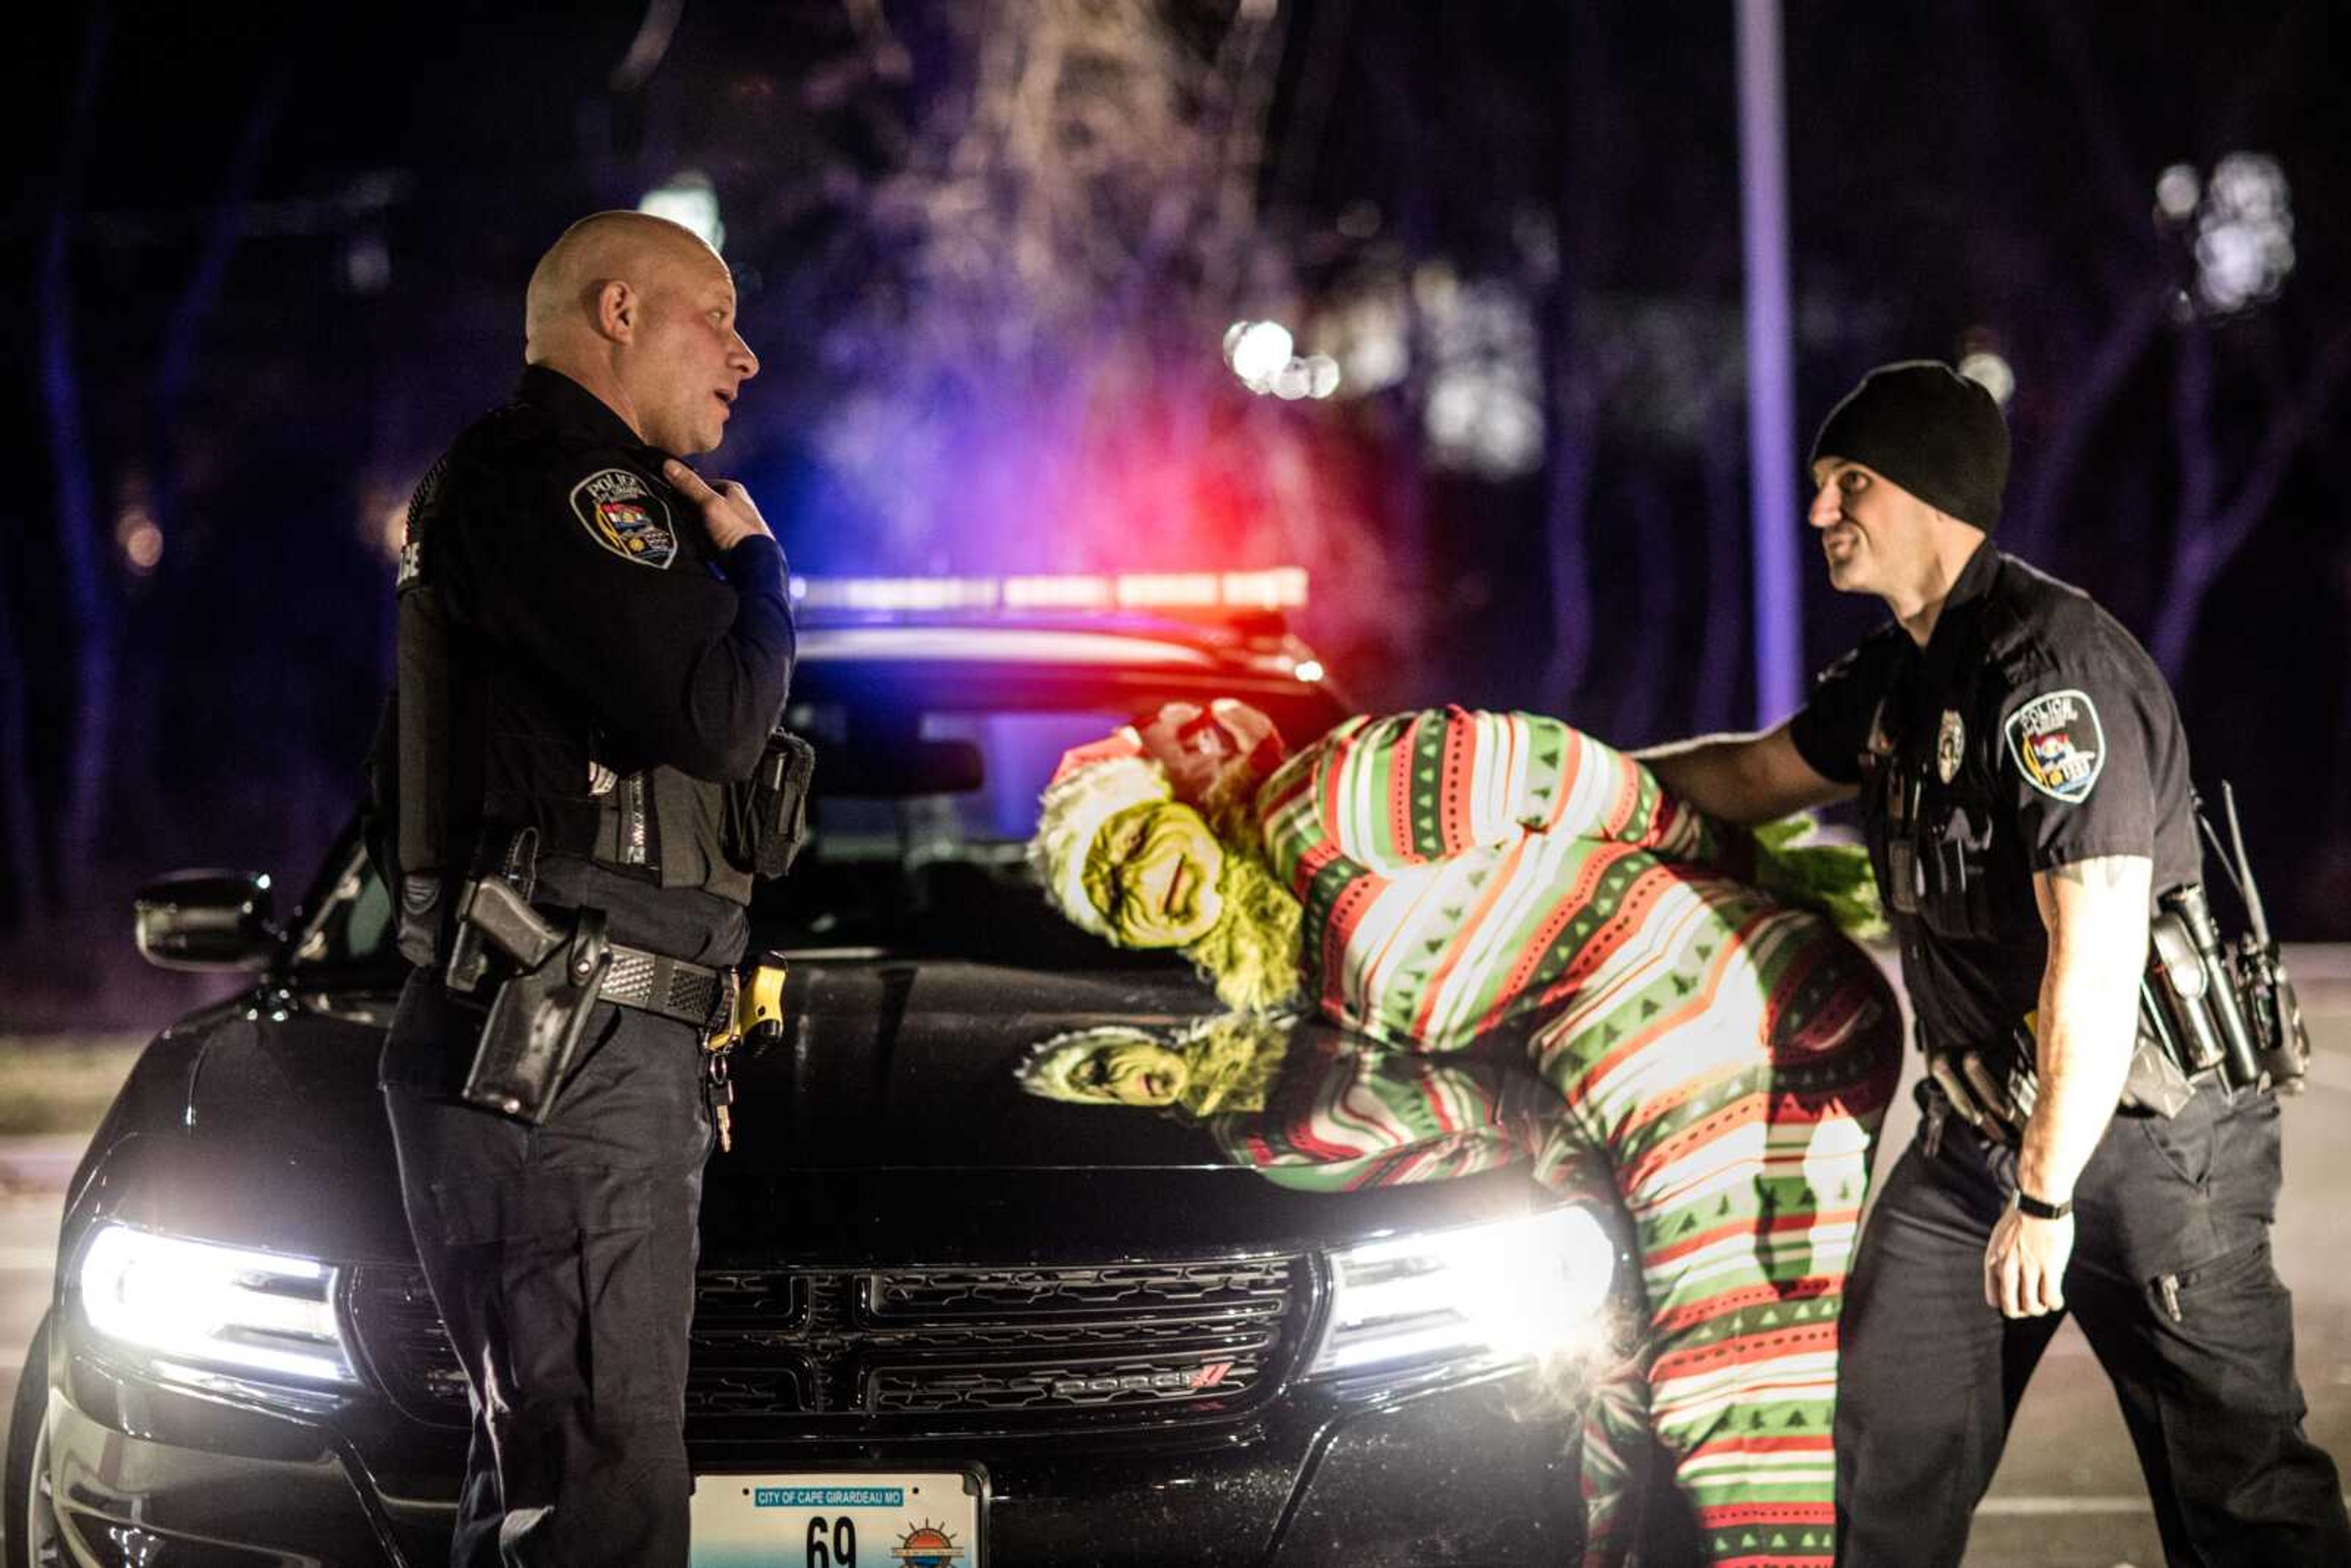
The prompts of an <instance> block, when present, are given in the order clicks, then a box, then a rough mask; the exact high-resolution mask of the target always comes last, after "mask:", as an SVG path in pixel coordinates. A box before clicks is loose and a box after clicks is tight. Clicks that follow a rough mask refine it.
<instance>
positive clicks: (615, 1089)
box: [371, 213, 793, 1568]
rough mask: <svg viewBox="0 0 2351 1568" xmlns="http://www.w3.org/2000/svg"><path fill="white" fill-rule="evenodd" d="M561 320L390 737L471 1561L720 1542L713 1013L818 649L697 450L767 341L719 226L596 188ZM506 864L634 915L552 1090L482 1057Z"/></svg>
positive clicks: (384, 771)
mask: <svg viewBox="0 0 2351 1568" xmlns="http://www.w3.org/2000/svg"><path fill="white" fill-rule="evenodd" d="M525 325H526V347H525V359H526V361H527V365H528V368H527V369H526V370H525V371H523V375H522V379H521V382H520V383H519V384H518V385H517V388H516V391H515V393H514V396H513V398H512V400H511V401H510V402H508V403H507V405H506V406H505V407H504V408H502V409H499V410H498V411H496V413H491V414H489V415H488V416H486V418H484V419H482V420H480V421H477V422H476V423H475V424H474V425H472V426H471V427H470V428H468V429H467V430H465V432H464V433H463V434H460V435H459V436H458V437H457V439H456V441H455V444H453V445H452V446H451V447H450V449H449V451H448V453H447V454H446V455H444V457H443V458H442V459H441V461H440V462H439V463H438V464H437V465H435V466H434V469H433V470H432V472H431V473H430V474H429V475H428V476H427V477H426V478H425V480H424V482H423V485H421V486H419V488H418V490H417V493H416V496H415V498H414V499H413V501H412V503H411V505H410V509H409V538H408V544H407V548H406V551H405V553H404V555H403V558H402V571H401V586H400V644H401V670H402V674H401V680H400V690H399V691H398V693H397V694H396V695H395V705H396V711H395V713H394V714H393V716H392V718H391V720H390V722H389V723H388V724H387V727H386V729H387V733H386V735H385V737H381V738H380V739H379V742H378V762H377V796H378V800H379V810H380V811H385V810H389V811H390V812H391V813H392V814H393V815H395V816H396V837H397V841H398V848H397V851H396V852H395V851H392V849H390V848H389V847H387V846H385V845H382V844H381V843H375V844H371V847H372V848H373V849H374V850H375V852H376V856H377V859H378V862H379V864H383V863H385V862H391V863H392V867H393V869H394V878H395V885H396V886H397V887H398V888H399V892H400V904H399V922H400V937H401V948H402V952H403V953H404V954H405V955H407V956H408V957H409V958H410V959H411V961H412V962H413V963H415V964H417V965H418V966H419V967H418V968H417V969H416V971H415V972H414V974H413V975H412V976H411V977H410V980H409V983H408V986H407V988H406V989H405V990H404V991H403V992H402V997H401V1001H400V1006H399V1009H398V1012H397V1014H396V1015H395V1018H394V1019H393V1023H392V1030H391V1034H390V1037H389V1040H388V1041H387V1043H386V1045H385V1048H384V1053H383V1060H382V1065H381V1079H382V1084H383V1092H384V1099H385V1103H386V1106H387V1109H388V1112H389V1114H390V1119H391V1124H392V1139H393V1144H394V1146H395V1148H396V1150H397V1151H398V1154H399V1157H400V1174H401V1185H402V1196H403V1198H404V1200H405V1203H406V1207H407V1212H408V1219H409V1225H410V1228H411V1231H412V1232H413V1237H414V1239H415V1243H416V1248H417V1251H418V1254H419V1256H420V1258H421V1259H422V1260H423V1265H424V1271H425V1276H426V1279H427V1281H429V1283H430V1285H431V1288H432V1291H433V1297H434V1301H435V1303H436V1304H437V1305H438V1307H439V1309H440V1312H441V1314H442V1317H443V1319H444V1322H446V1323H447V1325H448V1329H449V1333H450V1338H451V1341H452V1343H453V1344H454V1345H455V1348H456V1351H457V1353H458V1355H459V1359H460V1360H461V1362H462V1363H463V1364H464V1367H465V1377H466V1381H467V1384H468V1387H469V1392H470V1395H471V1406H472V1412H473V1436H472V1447H471V1450H470V1454H469V1456H468V1458H467V1462H466V1469H465V1482H464V1490H463V1491H462V1493H461V1494H460V1496H459V1498H458V1503H457V1512H456V1520H455V1539H454V1542H453V1546H452V1553H451V1561H452V1562H453V1563H459V1564H467V1565H482V1564H495V1563H514V1564H521V1563H532V1564H538V1563H547V1564H556V1563H560V1564H564V1565H565V1568H583V1565H588V1564H600V1563H610V1564H622V1563H626V1564H632V1565H635V1568H643V1565H646V1564H666V1565H669V1568H684V1563H685V1562H686V1559H687V1509H688V1499H689V1495H690V1493H691V1491H692V1490H693V1479H692V1476H691V1473H690V1471H689V1469H688V1468H687V1463H686V1454H685V1446H684V1437H683V1423H684V1389H685V1375H686V1346H687V1327H688V1323H689V1321H690V1320H691V1318H692V1315H693V1311H694V1269H695V1250H696V1236H697V1229H696V1223H695V1221H696V1215H697V1212H698V1210H699V1207H700V1203H701V1190H702V1171H703V1166H704V1163H705V1160H706V1159H707V1157H708V1155H709V1153H710V1150H711V1145H712V1143H713V1133H714V1109H715V1108H714V1106H713V1104H712V1103H711V1102H710V1100H709V1098H708V1093H709V1091H708V1089H707V1087H706V1084H705V1070H704V1061H705V1051H704V1049H703V1044H704V1039H705V1033H706V1031H707V1030H708V1029H709V1027H710V1026H711V1025H712V1024H713V1023H714V1022H716V1020H717V1019H718V1018H719V1017H720V1016H722V1015H723V1013H724V1012H725V1008H726V1000H727V999H728V998H730V997H731V989H730V988H729V987H728V986H727V984H726V980H727V974H726V971H727V970H729V969H730V967H731V966H733V965H734V964H735V963H736V961H737V959H739V958H740V957H741V956H742V954H743V951H744V947H745V946H746V942H747V921H746V915H745V906H746V904H747V900H748V898H749V894H750V889H751V882H752V875H753V873H754V872H755V871H757V870H758V869H761V866H762V855H761V853H760V846H759V845H758V843H756V842H754V841H752V839H753V836H754V835H753V834H752V831H751V830H750V828H749V827H748V825H747V817H746V809H747V801H748V797H747V793H746V792H747V790H748V789H750V788H751V784H750V782H749V781H750V779H751V778H752V775H753V773H754V768H755V766H756V765H757V764H758V762H759V759H760V758H761V756H762V752H763V749H764V747H766V744H767V742H768V736H769V733H770V731H771V729H772V727H774V726H775V724H776V722H777V720H778V717H779V716H780V714H781V711H782V708H783V705H784V699H785V695H786V691H787V687H788V685H789V679H790V674H791V665H792V653H793V637H792V625H791V618H790V614H789V609H788V605H787V601H786V595H785V569H784V559H783V554H782V552H781V550H780V549H778V546H777V544H776V541H775V539H774V538H773V537H772V536H771V535H770V534H769V532H768V528H767V525H766V524H765V523H764V522H763V521H762V520H761V519H760V517H759V514H758V508H757V507H754V506H753V505H752V503H751V500H750V497H748V496H747V494H745V492H744V490H743V488H742V486H739V485H733V484H728V485H724V486H720V487H718V488H716V489H714V488H712V487H711V486H709V485H707V484H705V483H704V482H703V481H702V480H701V479H700V478H698V477H696V476H695V474H694V473H693V472H692V470H690V469H688V468H687V467H686V466H685V465H684V463H682V462H680V461H679V458H680V457H682V456H684V455H691V454H695V453H703V452H708V451H711V450H712V449H714V448H716V446H717V445H718V444H719V441H720V439H721V437H722V436H723V434H725V431H726V423H727V419H728V417H729V415H730V413H731V412H732V407H733V403H734V401H735V396H736V393H737V391H738V390H739V389H740V388H741V386H742V384H743V382H747V381H748V380H749V379H750V378H751V377H752V376H753V375H755V374H757V373H758V359H757V358H756V357H755V356H754V355H753V354H752V352H751V350H750V349H749V347H748V346H747V344H746V343H745V342H744V340H743V339H742V338H741V336H740V335H738V334H737V331H736V328H735V287H734V280H733V278H732V277H731V276H730V275H729V273H728V270H727V267H726V263H725V262H723V261H722V260H720V259H719V257H718V256H717V254H716V252H715V251H713V250H712V249H711V248H710V247H709V246H707V245H705V244H704V243H703V242H702V241H701V240H700V239H699V238H698V237H696V236H695V235H694V234H693V233H692V232H691V231H689V230H686V229H684V228H682V227H680V226H678V225H674V224H670V223H666V222H664V221H663V220H661V219H658V218H653V217H648V216H645V215H643V214H637V213H604V214H597V215H595V216H593V217H590V218H587V219H584V220H582V221H581V222H580V223H579V224H577V225H573V226H572V227H571V228H570V229H569V231H567V232H566V233H565V234H564V235H563V236H562V237H561V238H560V239H559V240H558V241H557V242H556V244H555V245H554V246H553V247H552V248H550V249H549V251H548V253H547V255H546V256H545V257H544V258H543V259H542V260H541V261H540V262H539V264H538V269H537V270H536V272H534V274H533V275H532V277H531V280H530V288H529V296H528V304H527V309H526V324H525ZM395 778H396V779H397V785H396V786H394V785H393V783H392V779H395ZM484 877H497V878H500V879H502V880H503V881H504V882H505V883H507V885H509V886H510V887H511V888H512V889H513V890H514V892H515V893H516V894H518V895H519V896H520V897H522V898H524V899H527V900H528V903H529V904H530V905H531V906H533V909H534V911H535V913H536V914H537V915H538V917H540V918H542V919H544V920H545V921H546V922H548V923H549V925H552V926H554V927H556V928H558V929H562V930H569V931H572V932H575V933H576V932H579V931H581V930H593V929H595V928H596V927H597V924H598V923H601V932H602V936H601V938H600V942H605V941H608V942H609V946H608V947H604V948H603V951H604V952H606V953H608V954H609V955H610V961H609V964H608V966H607V967H605V968H604V969H603V970H602V971H601V979H600V980H598V981H597V982H596V987H597V988H595V989H594V990H592V991H589V990H587V988H584V987H583V988H577V989H576V990H575V992H574V995H575V996H580V998H581V999H580V1002H579V1003H578V1004H577V1006H575V1008H574V1010H573V1011H572V1012H571V1013H569V1014H568V1015H566V1016H567V1017H568V1018H571V1019H584V1021H582V1022H581V1023H580V1029H581V1030H582V1032H581V1033H580V1035H579V1036H578V1037H577V1038H578V1045H577V1049H576V1053H575V1055H574V1057H573V1059H572V1062H571V1065H570V1067H569V1071H568V1073H566V1074H564V1075H563V1076H562V1077H561V1079H560V1081H559V1082H557V1083H555V1084H554V1085H553V1090H554V1095H553V1101H552V1108H551V1110H549V1111H547V1112H546V1113H545V1114H544V1116H543V1119H541V1120H537V1121H534V1120H533V1119H532V1118H531V1117H530V1116H528V1115H516V1114H507V1113H502V1110H501V1106H500V1105H499V1104H497V1103H484V1101H483V1099H482V1098H481V1097H480V1096H477V1095H475V1094H472V1093H469V1092H468V1090H469V1084H468V1077H469V1069H470V1068H471V1067H472V1065H473V1063H474V1061H475V1055H476V1051H477V1050H478V1049H479V1041H480V1040H481V1037H482V1036H483V1035H484V1034H485V1032H486V1030H488V1029H490V1028H491V1027H493V1026H491V1025H489V1024H487V1023H486V1010H487V1016H488V1017H490V1018H493V1019H495V1018H496V1017H497V1016H498V1014H497V1010H496V1008H495V1007H493V1006H492V1005H491V1003H490V995H491V993H492V991H493V990H494V989H495V988H496V985H497V984H498V982H497V979H496V974H497V971H496V970H495V969H493V970H492V971H491V978H490V979H489V980H488V981H486V982H484V983H482V984H481V985H480V986H479V988H477V989H475V988H469V986H468V984H467V983H466V981H465V979H464V977H463V976H462V974H461V971H464V970H465V968H466V967H467V966H466V963H465V960H464V959H463V958H462V957H460V956H458V955H461V954H462V953H463V952H464V951H465V946H464V944H465V940H466V937H465V932H464V931H463V930H461V925H462V924H463V923H461V922H460V920H459V918H458V915H457V905H458V903H459V900H460V899H461V897H462V896H464V894H465V892H466V890H467V889H469V888H472V887H475V886H476V885H477V879H480V878H484ZM505 983H506V984H508V985H513V984H515V983H516V981H514V980H513V979H508V980H507V981H506V982H505ZM581 993H585V994H584V995H581ZM590 1009H592V1010H590ZM533 1016H534V1017H535V1018H541V1019H543V1018H544V1016H545V1015H544V1014H536V1015H533ZM528 1038H532V1039H543V1038H545V1035H544V1034H543V1033H532V1034H530V1035H529V1036H528ZM517 1103H518V1102H517ZM505 1108H506V1109H509V1110H510V1109H512V1108H513V1106H512V1105H511V1104H509V1105H507V1106H506V1107H505Z"/></svg>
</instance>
